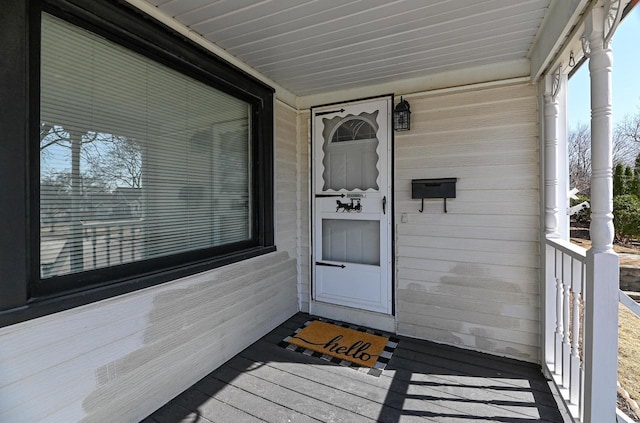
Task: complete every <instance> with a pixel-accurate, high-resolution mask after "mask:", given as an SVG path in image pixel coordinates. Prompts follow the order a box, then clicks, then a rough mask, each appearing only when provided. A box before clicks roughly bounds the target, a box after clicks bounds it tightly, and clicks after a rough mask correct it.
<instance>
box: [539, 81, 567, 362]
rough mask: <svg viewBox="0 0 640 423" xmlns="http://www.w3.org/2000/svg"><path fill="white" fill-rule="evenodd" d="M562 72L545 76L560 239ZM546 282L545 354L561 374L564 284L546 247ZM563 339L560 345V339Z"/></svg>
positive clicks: (548, 217)
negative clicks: (562, 289)
mask: <svg viewBox="0 0 640 423" xmlns="http://www.w3.org/2000/svg"><path fill="white" fill-rule="evenodd" d="M559 76H560V73H559V72H555V73H553V74H550V75H546V76H545V80H544V111H543V112H544V122H543V127H544V133H543V136H544V153H543V154H544V156H543V159H544V162H543V163H544V233H545V237H546V238H560V233H559V228H558V224H559V212H558V188H559V186H558V184H559V177H558V170H559V169H558V157H559V155H558V120H559V112H560V108H559V104H558V97H557V94H558V92H559V89H560V83H561V80H560V78H559ZM545 254H546V255H545V281H544V297H543V301H544V304H543V308H542V309H543V310H544V315H543V319H544V322H543V325H544V326H543V335H542V342H543V353H544V360H545V362H546V363H547V366H548V367H549V369H550V370H551V371H552V372H554V373H556V374H561V372H562V369H561V367H560V366H559V364H560V363H562V358H561V357H560V356H559V354H560V353H561V351H560V350H559V349H558V348H557V347H556V346H557V345H560V344H561V342H562V341H561V340H562V331H563V329H562V326H561V325H562V319H558V314H557V313H562V303H559V304H558V303H557V301H556V298H562V296H561V295H559V296H558V295H557V290H558V289H559V288H560V289H561V287H562V285H561V282H560V281H559V280H558V279H557V278H556V265H555V263H556V257H555V254H556V253H555V249H553V248H550V247H548V246H545ZM558 339H560V342H557V340H558Z"/></svg>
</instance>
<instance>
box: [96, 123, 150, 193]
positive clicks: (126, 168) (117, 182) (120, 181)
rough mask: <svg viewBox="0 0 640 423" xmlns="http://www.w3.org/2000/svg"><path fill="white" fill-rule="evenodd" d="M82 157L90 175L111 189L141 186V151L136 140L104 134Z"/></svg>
mask: <svg viewBox="0 0 640 423" xmlns="http://www.w3.org/2000/svg"><path fill="white" fill-rule="evenodd" d="M84 159H85V160H86V162H87V164H88V165H89V172H90V173H91V175H92V176H93V177H94V178H96V179H100V180H102V181H105V183H107V184H108V185H109V186H110V187H111V188H112V189H115V188H116V187H119V186H125V187H129V188H141V187H142V151H141V149H140V144H139V143H138V142H137V141H136V140H133V139H131V138H127V137H123V136H118V135H110V134H109V135H107V134H104V135H102V136H101V137H100V142H97V143H94V144H92V145H91V146H90V148H88V149H87V152H86V154H85V157H84Z"/></svg>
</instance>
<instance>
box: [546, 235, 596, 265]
mask: <svg viewBox="0 0 640 423" xmlns="http://www.w3.org/2000/svg"><path fill="white" fill-rule="evenodd" d="M546 244H547V245H549V246H551V247H553V248H555V249H557V250H560V251H562V252H563V253H565V254H567V255H569V256H571V257H573V258H574V259H576V260H580V261H582V262H585V261H586V260H587V250H586V249H584V248H583V247H581V246H579V245H576V244H572V243H570V242H569V241H567V240H564V239H562V238H546Z"/></svg>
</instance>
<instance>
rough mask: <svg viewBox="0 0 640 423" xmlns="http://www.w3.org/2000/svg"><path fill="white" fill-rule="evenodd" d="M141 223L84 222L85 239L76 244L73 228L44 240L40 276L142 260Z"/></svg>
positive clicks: (137, 221)
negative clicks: (71, 230)
mask: <svg viewBox="0 0 640 423" xmlns="http://www.w3.org/2000/svg"><path fill="white" fill-rule="evenodd" d="M143 223H144V222H143V220H142V219H120V220H109V221H91V222H81V223H80V224H81V230H82V232H81V234H82V236H81V237H80V238H79V239H78V241H76V242H74V239H73V237H71V236H70V230H69V227H70V225H64V224H63V225H61V228H57V229H56V230H55V231H48V232H46V233H44V234H43V236H42V237H41V255H42V258H41V264H40V267H41V269H40V271H41V275H42V276H43V277H45V278H47V277H51V276H58V275H65V274H69V273H74V272H79V271H83V270H91V269H99V268H104V267H108V266H113V265H118V264H124V263H129V262H133V261H136V260H140V259H141V258H142V257H143V239H142V229H143Z"/></svg>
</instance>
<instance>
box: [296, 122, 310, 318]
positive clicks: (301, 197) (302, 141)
mask: <svg viewBox="0 0 640 423" xmlns="http://www.w3.org/2000/svg"><path fill="white" fill-rule="evenodd" d="M309 122H310V114H309V112H302V113H299V115H298V156H297V165H298V176H297V181H298V185H297V190H298V228H299V234H298V260H299V262H298V264H299V266H298V273H299V275H298V277H299V285H298V297H299V301H300V311H303V312H305V313H308V312H309V299H310V298H311V267H310V266H311V264H310V263H311V261H310V257H311V250H310V247H309V246H310V242H311V240H310V235H309V234H310V230H309V223H310V212H309V204H310V200H309V180H310V176H311V169H310V161H309V148H310V142H309V140H310V138H309V137H310V132H309V131H310V128H309Z"/></svg>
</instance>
